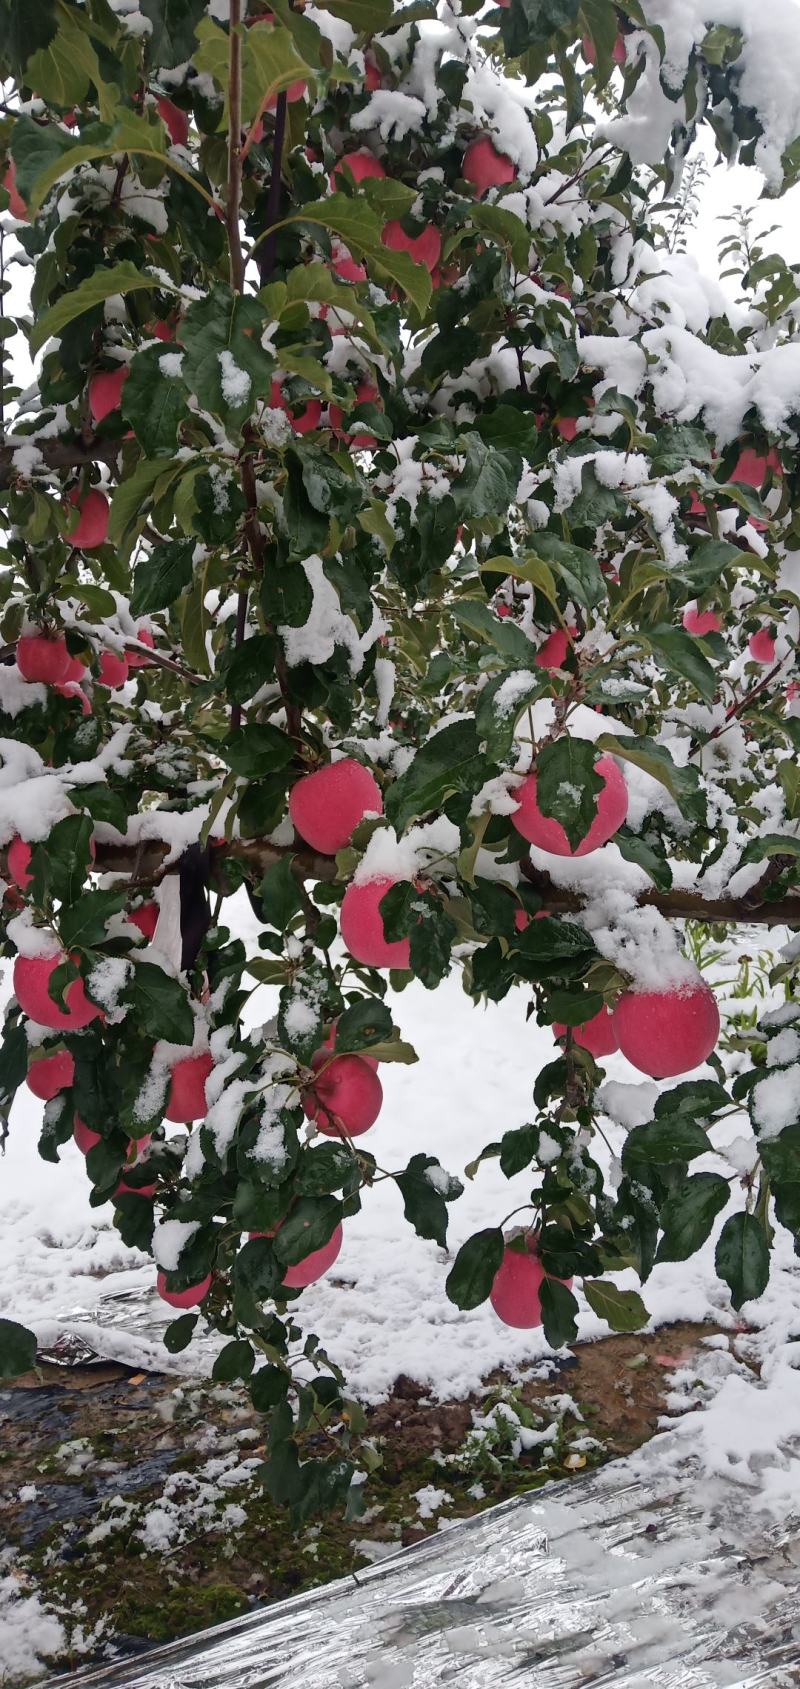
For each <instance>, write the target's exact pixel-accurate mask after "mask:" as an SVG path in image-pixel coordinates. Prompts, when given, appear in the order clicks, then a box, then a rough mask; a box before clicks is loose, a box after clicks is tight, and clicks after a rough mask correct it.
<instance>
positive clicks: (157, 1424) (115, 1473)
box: [0, 1324, 715, 1665]
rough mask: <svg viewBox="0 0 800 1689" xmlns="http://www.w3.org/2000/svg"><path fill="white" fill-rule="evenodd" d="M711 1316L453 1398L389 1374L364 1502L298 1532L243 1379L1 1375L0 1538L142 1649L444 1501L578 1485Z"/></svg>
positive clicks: (429, 1522) (389, 1541) (626, 1432)
mask: <svg viewBox="0 0 800 1689" xmlns="http://www.w3.org/2000/svg"><path fill="white" fill-rule="evenodd" d="M714 1329H715V1328H714V1327H712V1326H697V1325H690V1324H679V1325H675V1326H671V1327H666V1328H662V1329H661V1330H660V1331H659V1332H658V1333H656V1335H655V1336H652V1337H649V1336H641V1335H634V1336H631V1337H609V1338H606V1339H605V1340H604V1341H602V1342H598V1343H591V1344H584V1345H579V1346H576V1347H575V1348H574V1349H573V1350H571V1351H565V1353H564V1355H563V1356H559V1357H553V1359H552V1361H550V1362H546V1363H544V1364H542V1365H540V1366H538V1367H537V1368H536V1371H535V1375H533V1376H530V1377H528V1378H526V1379H525V1380H524V1381H522V1382H520V1381H515V1380H512V1379H511V1378H510V1377H509V1376H507V1375H505V1374H502V1373H495V1374H493V1375H491V1376H490V1377H489V1378H487V1380H486V1384H485V1387H484V1390H483V1392H482V1393H481V1394H480V1395H475V1396H471V1397H469V1398H468V1399H466V1400H464V1401H458V1402H445V1403H442V1402H434V1401H431V1400H430V1398H428V1397H427V1396H426V1394H425V1391H424V1390H423V1389H422V1388H421V1387H420V1386H419V1385H418V1384H416V1383H415V1382H414V1381H413V1380H412V1379H408V1378H405V1377H400V1378H398V1380H397V1383H396V1386H395V1389H394V1392H393V1394H392V1397H391V1398H390V1400H388V1401H386V1402H384V1403H382V1404H381V1405H380V1406H379V1407H377V1408H375V1409H373V1410H371V1411H370V1412H369V1413H368V1420H369V1435H370V1437H371V1438H372V1439H373V1440H374V1441H375V1443H376V1444H377V1446H378V1447H379V1448H380V1450H381V1453H382V1456H383V1464H382V1466H381V1467H380V1468H379V1470H378V1471H377V1472H376V1473H375V1474H374V1476H373V1478H372V1480H371V1483H370V1488H369V1492H368V1496H367V1501H368V1512H367V1514H366V1516H365V1518H363V1519H361V1520H359V1521H357V1522H356V1523H355V1524H354V1523H349V1524H346V1523H344V1522H343V1521H342V1520H341V1519H325V1520H323V1521H321V1522H319V1523H317V1524H315V1525H313V1526H311V1527H307V1528H305V1529H303V1530H301V1531H299V1532H295V1533H293V1532H291V1531H290V1530H289V1528H288V1525H287V1520H286V1515H285V1514H284V1513H283V1512H282V1511H281V1510H280V1509H278V1508H276V1507H275V1506H274V1505H273V1504H272V1503H271V1502H270V1500H269V1499H268V1498H267V1497H266V1496H265V1495H264V1492H263V1490H262V1488H261V1484H260V1482H259V1479H258V1467H259V1464H260V1462H261V1460H262V1458H263V1455H264V1449H263V1443H262V1436H263V1422H262V1421H261V1420H260V1418H259V1417H258V1416H257V1415H256V1414H254V1413H253V1410H252V1408H251V1407H250V1405H249V1402H248V1400H247V1397H246V1396H245V1395H244V1392H243V1391H240V1390H239V1389H237V1388H233V1387H230V1388H229V1387H221V1386H214V1387H206V1386H200V1385H196V1384H194V1383H193V1382H192V1381H185V1382H184V1383H183V1384H180V1383H179V1384H177V1385H176V1380H175V1378H174V1377H168V1376H166V1375H163V1374H142V1373H132V1372H131V1371H130V1369H126V1368H124V1367H121V1366H116V1365H113V1364H102V1365H98V1366H90V1367H73V1368H69V1369H65V1368H63V1367H59V1366H52V1365H47V1364H45V1365H43V1366H42V1368H41V1372H40V1374H39V1375H38V1376H36V1375H27V1376H26V1377H24V1378H22V1379H19V1380H17V1381H16V1382H15V1384H14V1385H13V1386H12V1385H5V1386H3V1388H2V1390H0V1534H1V1535H2V1536H3V1537H4V1538H5V1540H6V1541H7V1542H9V1543H10V1544H13V1545H14V1546H15V1547H16V1549H17V1551H18V1556H19V1558H18V1561H17V1569H19V1570H27V1571H29V1573H30V1574H31V1576H32V1577H33V1578H35V1580H36V1582H37V1583H38V1584H39V1586H40V1588H41V1589H42V1591H43V1592H46V1594H47V1597H48V1599H49V1600H50V1601H52V1602H54V1604H55V1605H56V1606H57V1607H58V1608H59V1610H60V1611H61V1613H62V1615H63V1616H65V1618H66V1617H68V1616H69V1615H75V1614H80V1615H81V1619H82V1622H83V1625H84V1629H87V1628H89V1629H90V1628H91V1627H92V1626H95V1625H97V1624H98V1623H100V1625H101V1636H100V1638H98V1646H99V1647H100V1648H101V1649H102V1646H103V1644H104V1642H105V1643H106V1644H107V1643H108V1642H109V1641H111V1640H112V1639H113V1643H114V1645H115V1646H116V1647H117V1648H119V1647H121V1648H123V1649H124V1648H126V1647H127V1648H130V1649H137V1648H141V1647H145V1646H147V1645H148V1644H150V1643H153V1642H159V1641H164V1640H167V1639H169V1638H171V1637H173V1636H178V1635H183V1634H187V1633H189V1632H191V1631H193V1630H196V1629H200V1628H202V1627H204V1626H206V1625H208V1624H212V1623H215V1622H217V1621H219V1620H222V1619H226V1618H230V1617H233V1616H235V1615H236V1614H237V1613H239V1612H243V1611H245V1610H247V1609H249V1608H251V1607H252V1606H254V1605H259V1604H261V1603H263V1602H269V1601H273V1600H276V1599H280V1598H281V1597H283V1596H286V1595H290V1594H294V1593H297V1592H298V1591H300V1590H303V1589H308V1588H311V1587H313V1586H315V1585H317V1584H320V1583H324V1582H326V1581H328V1580H329V1579H331V1578H334V1577H338V1576H341V1575H342V1574H344V1573H346V1572H351V1571H355V1570H357V1569H358V1568H359V1567H360V1566H363V1565H365V1564H367V1563H368V1562H369V1561H370V1560H372V1559H375V1558H378V1557H380V1556H381V1554H385V1553H387V1552H392V1551H393V1550H394V1549H396V1548H397V1547H399V1546H400V1545H401V1544H404V1543H407V1542H411V1541H414V1540H416V1539H417V1538H418V1537H420V1536H422V1535H425V1534H427V1533H428V1532H430V1531H435V1530H436V1529H437V1521H438V1518H440V1517H444V1518H448V1519H453V1518H460V1517H466V1516H467V1515H469V1514H472V1513H476V1512H478V1511H480V1510H482V1509H483V1508H485V1507H488V1506H491V1505H492V1504H493V1503H495V1502H498V1501H501V1500H504V1499H506V1498H507V1497H509V1496H512V1495H516V1494H519V1493H521V1492H523V1491H525V1490H527V1489H532V1488H537V1489H538V1488H540V1487H541V1486H542V1485H543V1484H545V1483H547V1482H548V1481H549V1480H552V1479H563V1478H565V1477H574V1478H575V1479H576V1481H579V1479H580V1474H581V1472H583V1471H586V1470H588V1469H590V1468H592V1467H594V1466H597V1465H599V1464H601V1463H602V1462H604V1461H605V1460H608V1459H610V1458H613V1457H615V1456H619V1455H623V1454H627V1453H628V1452H630V1450H632V1449H634V1448H636V1447H638V1446H639V1445H640V1444H641V1443H643V1442H645V1441H646V1440H647V1438H648V1437H650V1436H651V1435H652V1434H653V1432H654V1431H655V1429H656V1427H657V1423H658V1419H659V1416H660V1415H661V1414H663V1412H664V1397H665V1393H666V1379H667V1377H668V1373H669V1368H670V1366H673V1367H674V1366H675V1365H678V1364H686V1363H690V1364H691V1365H692V1366H696V1368H697V1371H698V1376H702V1366H703V1348H702V1342H701V1340H702V1338H703V1337H707V1336H709V1335H710V1334H711V1333H712V1332H713V1331H714ZM95 1651H97V1650H95ZM58 1663H59V1664H62V1665H68V1664H70V1663H77V1662H76V1661H74V1660H71V1659H70V1658H69V1657H67V1658H65V1659H62V1660H61V1661H59V1662H58Z"/></svg>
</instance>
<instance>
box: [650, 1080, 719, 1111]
mask: <svg viewBox="0 0 800 1689" xmlns="http://www.w3.org/2000/svg"><path fill="white" fill-rule="evenodd" d="M730 1106H731V1099H730V1097H729V1096H728V1093H727V1091H726V1090H725V1087H724V1085H720V1084H718V1082H717V1080H716V1079H685V1080H684V1081H683V1083H682V1084H680V1085H674V1086H673V1087H672V1090H671V1091H662V1093H661V1096H660V1097H657V1099H656V1104H655V1107H654V1109H653V1113H654V1115H655V1117H656V1120H661V1119H663V1118H664V1117H665V1116H669V1117H670V1118H672V1116H673V1115H675V1114H688V1115H690V1116H691V1118H692V1119H693V1120H709V1119H710V1118H711V1116H712V1114H716V1113H717V1111H718V1110H719V1109H721V1108H730Z"/></svg>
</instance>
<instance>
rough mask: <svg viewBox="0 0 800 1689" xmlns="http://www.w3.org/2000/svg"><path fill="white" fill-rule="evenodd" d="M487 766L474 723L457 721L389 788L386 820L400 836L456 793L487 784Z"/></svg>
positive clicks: (421, 750)
mask: <svg viewBox="0 0 800 1689" xmlns="http://www.w3.org/2000/svg"><path fill="white" fill-rule="evenodd" d="M485 767H486V765H485V762H484V759H483V758H482V756H481V754H480V744H479V740H478V735H477V732H476V730H475V726H474V723H473V722H471V721H456V722H453V723H452V724H451V725H450V726H449V727H443V728H442V729H441V730H440V732H438V733H435V734H434V736H433V738H432V739H428V740H427V741H426V743H425V744H424V745H421V746H420V748H419V750H418V751H417V754H416V756H415V758H414V761H413V762H412V763H411V764H410V766H409V767H408V768H407V769H406V771H405V774H401V776H400V779H399V780H395V782H394V785H392V786H390V787H389V789H388V791H387V793H386V798H385V810H386V817H387V820H389V821H391V823H392V825H393V826H394V827H396V828H397V831H398V832H399V833H401V832H403V831H404V829H405V828H406V827H407V826H408V823H409V821H414V820H416V819H417V817H418V816H423V815H428V814H430V812H431V810H434V809H439V808H440V807H441V805H442V803H443V802H444V800H445V798H447V797H449V796H450V795H451V794H452V793H453V792H464V791H467V792H475V791H477V790H479V788H480V787H481V785H482V784H483V780H484V771H485Z"/></svg>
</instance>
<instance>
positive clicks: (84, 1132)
mask: <svg viewBox="0 0 800 1689" xmlns="http://www.w3.org/2000/svg"><path fill="white" fill-rule="evenodd" d="M72 1136H73V1138H74V1139H75V1142H76V1144H77V1146H78V1149H79V1150H80V1152H81V1155H88V1154H89V1151H90V1149H94V1147H95V1145H96V1144H99V1143H100V1142H101V1133H100V1132H93V1131H92V1128H91V1126H87V1124H86V1121H85V1120H81V1117H80V1115H79V1114H76V1116H75V1119H74V1121H73V1125H72Z"/></svg>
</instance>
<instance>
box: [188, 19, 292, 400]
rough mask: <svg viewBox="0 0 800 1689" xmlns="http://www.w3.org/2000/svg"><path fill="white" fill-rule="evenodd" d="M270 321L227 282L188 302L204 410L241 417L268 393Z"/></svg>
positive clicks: (191, 372)
mask: <svg viewBox="0 0 800 1689" xmlns="http://www.w3.org/2000/svg"><path fill="white" fill-rule="evenodd" d="M281 33H283V32H281ZM268 326H269V325H268V321H267V317H266V314H265V312H264V310H263V308H262V306H261V305H259V304H258V302H257V301H256V300H255V299H253V298H251V297H250V296H243V295H241V294H238V293H234V292H233V291H232V289H231V288H229V287H228V286H227V285H225V284H224V283H217V285H216V287H211V288H210V289H209V291H208V293H207V294H206V295H205V296H204V298H202V299H198V300H195V302H194V304H192V305H190V306H189V309H188V311H187V312H186V316H185V317H184V320H183V323H182V325H181V341H182V343H183V346H184V356H183V369H182V375H183V380H184V381H185V383H186V385H187V387H188V388H189V390H190V391H191V392H192V393H195V394H196V395H197V398H198V400H199V403H200V405H201V406H202V408H203V409H204V410H209V411H212V412H213V413H214V415H216V416H220V417H222V418H223V420H225V421H230V422H232V423H241V422H243V421H244V420H245V418H246V417H248V416H249V415H250V413H251V412H252V411H253V409H254V408H255V405H256V403H257V401H258V400H259V398H262V397H264V396H266V395H267V394H268V393H269V391H270V385H271V381H272V373H273V370H274V368H275V362H274V359H273V358H272V357H270V355H269V354H268V353H267V352H265V351H264V349H263V347H262V345H261V337H262V335H263V334H264V331H265V329H266V328H267V327H268Z"/></svg>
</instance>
